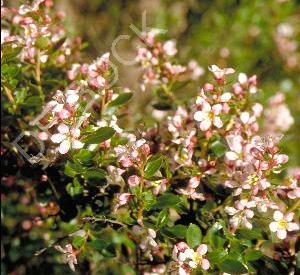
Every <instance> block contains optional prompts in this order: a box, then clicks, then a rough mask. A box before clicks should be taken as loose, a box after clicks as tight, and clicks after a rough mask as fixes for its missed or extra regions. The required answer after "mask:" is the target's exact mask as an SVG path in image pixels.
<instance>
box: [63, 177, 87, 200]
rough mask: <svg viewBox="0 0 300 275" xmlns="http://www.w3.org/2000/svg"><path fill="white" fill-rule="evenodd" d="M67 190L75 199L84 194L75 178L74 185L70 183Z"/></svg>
mask: <svg viewBox="0 0 300 275" xmlns="http://www.w3.org/2000/svg"><path fill="white" fill-rule="evenodd" d="M66 190H67V192H68V193H69V194H70V196H71V197H75V196H78V195H81V194H82V193H83V187H82V185H81V184H80V182H79V181H78V179H76V178H74V180H73V183H69V184H68V185H67V186H66Z"/></svg>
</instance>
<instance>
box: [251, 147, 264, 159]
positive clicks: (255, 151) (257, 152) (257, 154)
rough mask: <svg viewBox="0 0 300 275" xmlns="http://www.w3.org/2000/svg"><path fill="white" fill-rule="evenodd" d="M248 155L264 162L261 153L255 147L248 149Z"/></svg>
mask: <svg viewBox="0 0 300 275" xmlns="http://www.w3.org/2000/svg"><path fill="white" fill-rule="evenodd" d="M250 153H251V155H252V156H254V157H255V158H256V159H259V160H264V156H263V154H262V152H261V151H260V150H258V149H257V148H255V147H253V148H251V149H250Z"/></svg>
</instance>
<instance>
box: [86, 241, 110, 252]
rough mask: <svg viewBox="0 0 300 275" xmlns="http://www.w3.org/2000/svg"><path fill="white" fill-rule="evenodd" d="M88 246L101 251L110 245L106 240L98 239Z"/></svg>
mask: <svg viewBox="0 0 300 275" xmlns="http://www.w3.org/2000/svg"><path fill="white" fill-rule="evenodd" d="M88 245H89V246H90V247H91V248H93V249H96V250H99V251H101V250H102V249H104V248H106V247H108V245H109V243H108V242H107V241H105V240H101V239H96V240H93V241H91V242H89V243H88Z"/></svg>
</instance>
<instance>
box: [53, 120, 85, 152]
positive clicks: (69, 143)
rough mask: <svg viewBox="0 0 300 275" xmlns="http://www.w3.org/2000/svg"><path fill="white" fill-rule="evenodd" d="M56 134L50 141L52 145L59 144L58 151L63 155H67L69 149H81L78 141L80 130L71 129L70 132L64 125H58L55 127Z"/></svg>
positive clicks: (81, 144) (81, 145)
mask: <svg viewBox="0 0 300 275" xmlns="http://www.w3.org/2000/svg"><path fill="white" fill-rule="evenodd" d="M57 130H58V133H57V134H54V135H52V136H51V140H52V142H54V143H60V145H59V148H58V151H59V152H60V153H61V154H62V155H64V154H66V153H68V151H69V150H70V148H71V147H72V148H73V149H81V148H82V147H83V145H84V144H83V143H82V142H81V141H79V140H78V137H79V136H80V130H79V129H78V128H72V129H71V130H70V129H69V127H68V126H67V125H66V124H60V125H59V126H58V127H57Z"/></svg>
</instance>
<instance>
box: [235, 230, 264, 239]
mask: <svg viewBox="0 0 300 275" xmlns="http://www.w3.org/2000/svg"><path fill="white" fill-rule="evenodd" d="M236 234H237V237H238V238H239V239H247V240H255V239H258V240H260V239H263V235H262V231H261V229H260V228H252V229H251V230H249V229H239V230H237V232H236Z"/></svg>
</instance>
